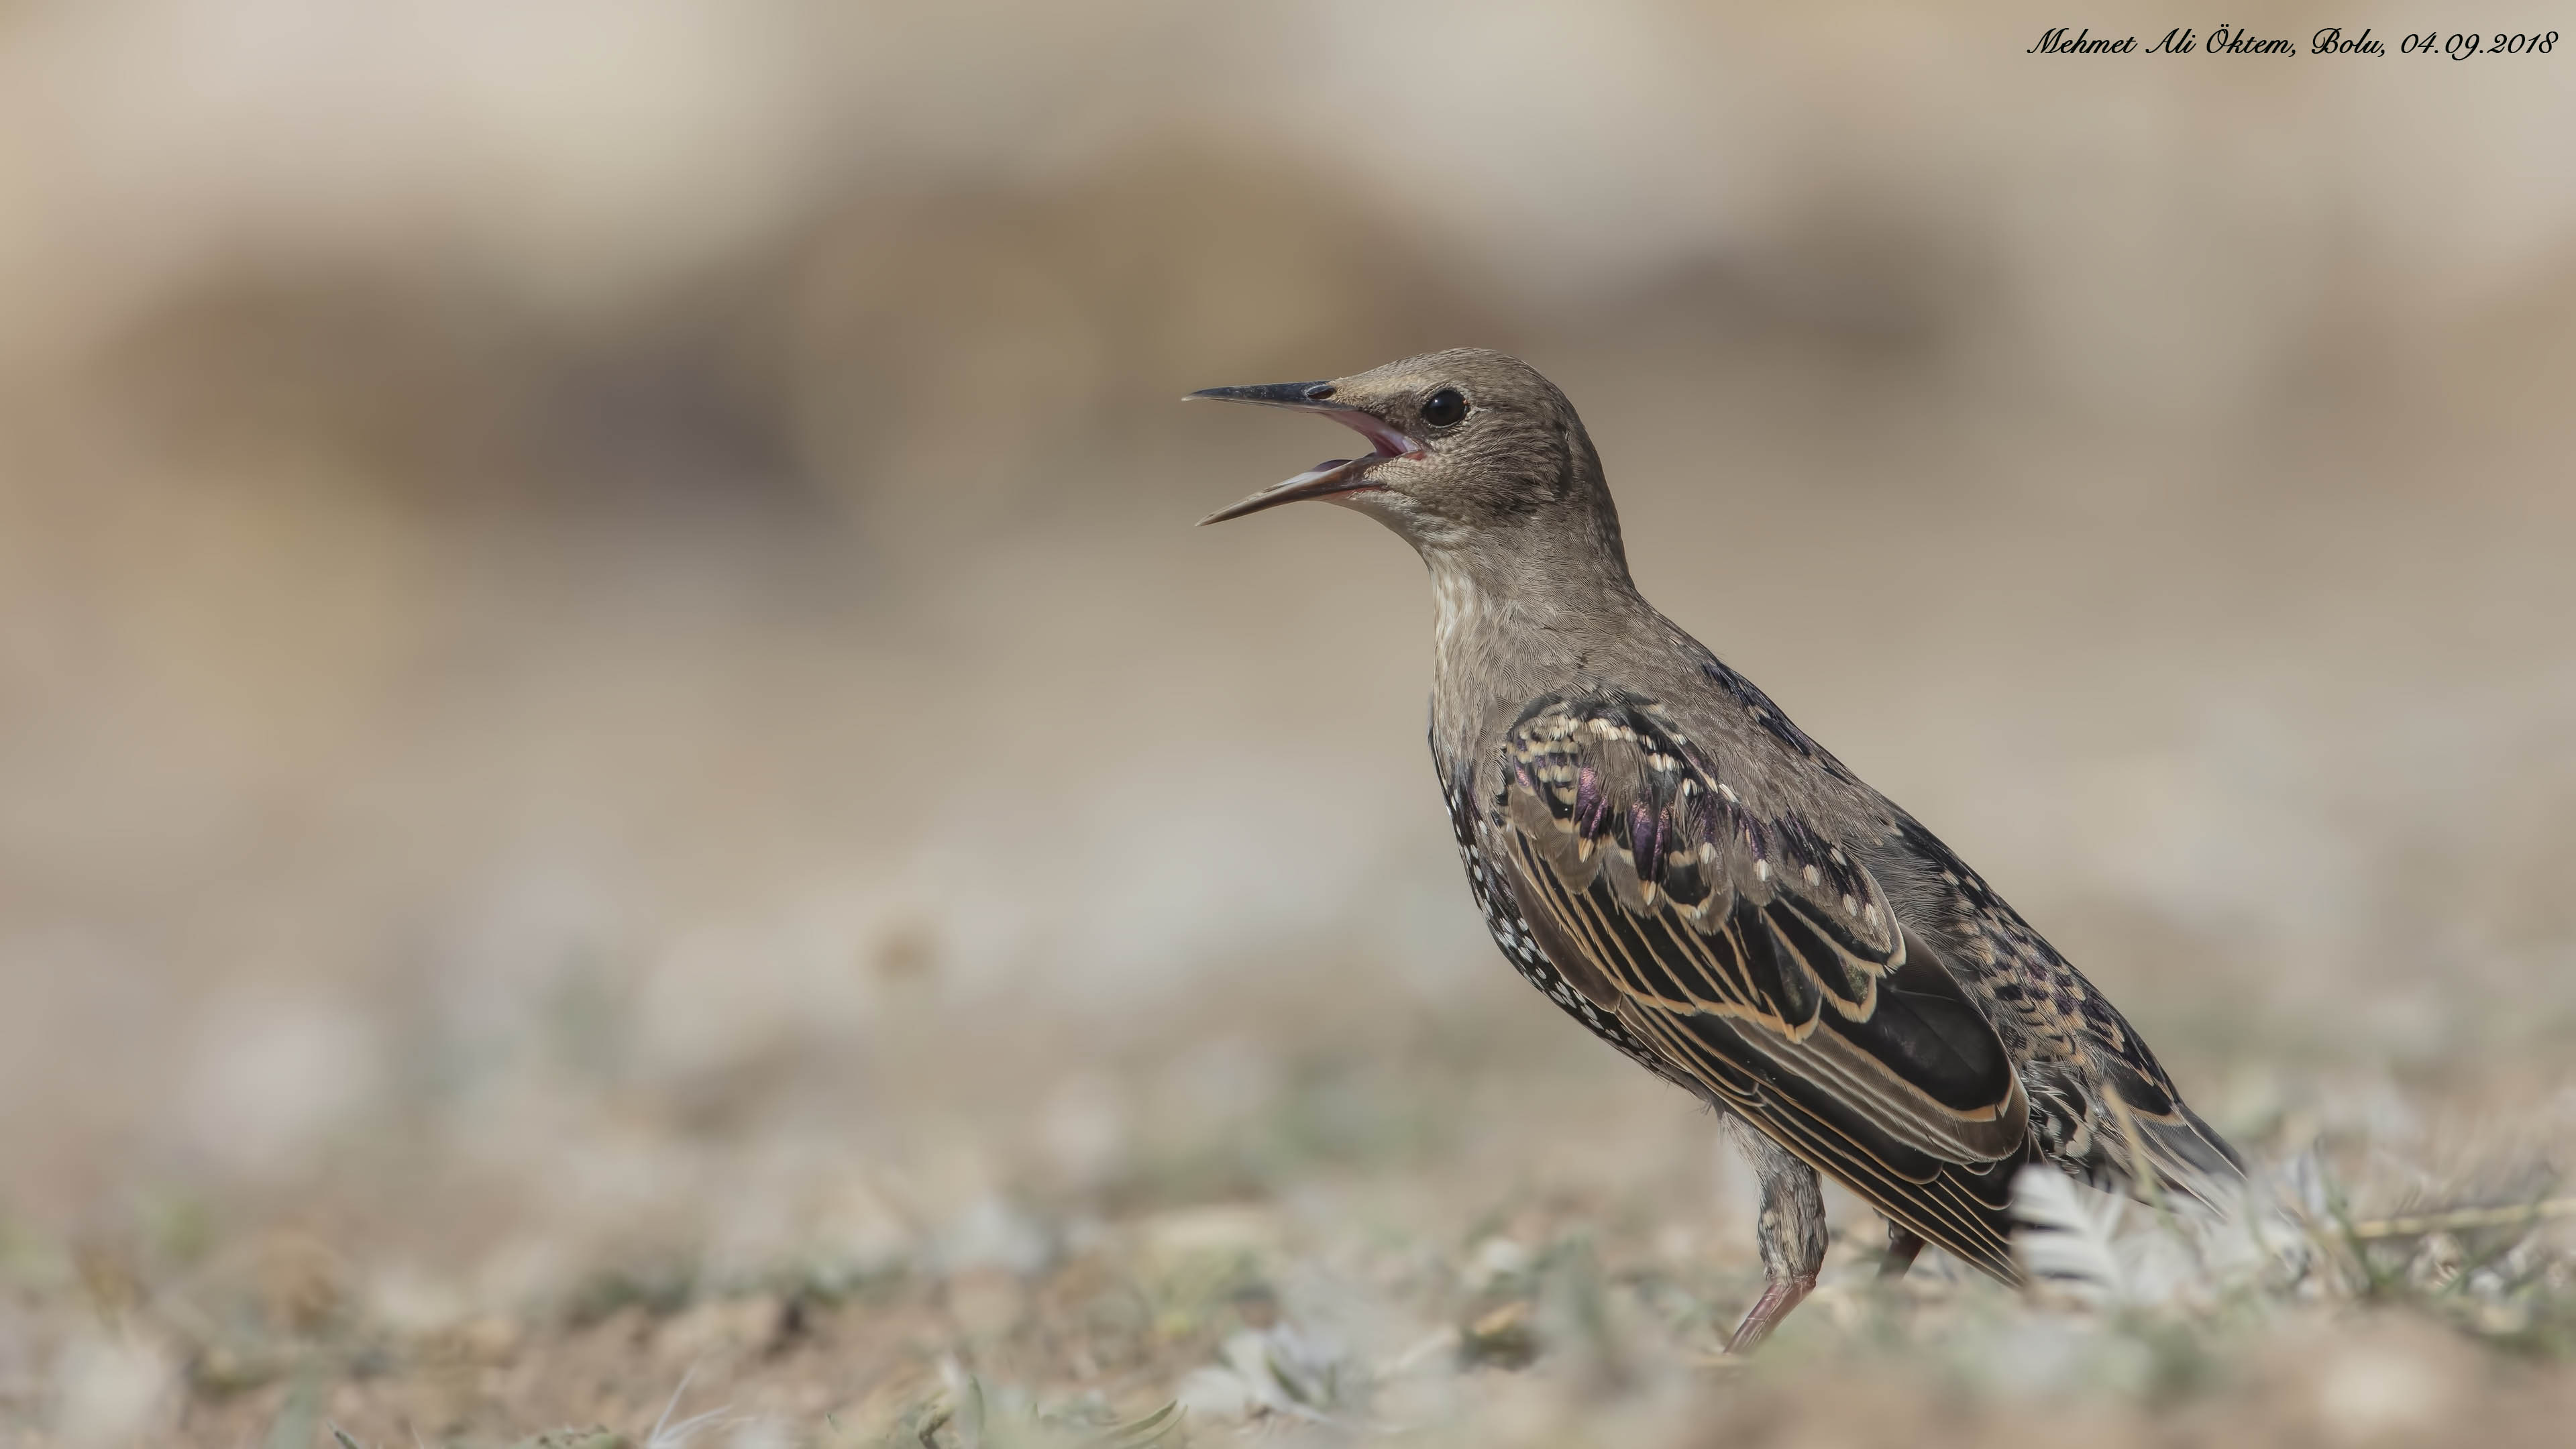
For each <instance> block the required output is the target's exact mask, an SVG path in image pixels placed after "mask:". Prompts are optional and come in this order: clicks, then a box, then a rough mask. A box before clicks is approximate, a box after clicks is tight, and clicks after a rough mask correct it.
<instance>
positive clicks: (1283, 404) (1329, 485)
mask: <svg viewBox="0 0 2576 1449" xmlns="http://www.w3.org/2000/svg"><path fill="white" fill-rule="evenodd" d="M1201 398H1212V399H1214V400H1216V401H1218V402H1243V403H1259V404H1261V405H1262V406H1264V407H1274V408H1296V409H1298V410H1299V411H1301V412H1313V413H1321V414H1323V415H1324V416H1325V417H1328V418H1331V419H1332V420H1333V421H1334V422H1337V423H1340V424H1341V425H1342V426H1343V427H1346V428H1349V429H1350V430H1351V431H1353V432H1355V433H1358V434H1359V435H1360V436H1361V437H1364V438H1366V439H1368V440H1369V444H1370V451H1369V452H1368V454H1367V455H1366V456H1364V457H1358V458H1332V459H1328V460H1326V461H1324V462H1321V463H1318V464H1316V465H1315V466H1314V467H1312V468H1309V469H1307V470H1306V471H1305V472H1303V473H1300V474H1298V475H1297V476H1296V477H1294V478H1291V479H1289V480H1288V481H1287V482H1285V483H1281V484H1279V485H1277V486H1276V487H1271V488H1264V489H1262V490H1261V491H1260V492H1258V493H1255V494H1253V495H1252V496H1251V497H1249V498H1246V499H1245V500H1243V501H1242V502H1241V503H1237V504H1235V505H1234V506H1233V507H1231V508H1220V509H1218V510H1217V511H1216V512H1214V513H1211V514H1209V515H1208V516H1207V517H1205V518H1202V519H1200V520H1199V526H1200V527H1202V528H1204V527H1206V526H1207V525H1208V524H1211V523H1223V522H1225V521H1226V520H1227V519H1229V518H1241V517H1242V516H1244V515H1245V514H1247V513H1259V512H1260V511H1261V510H1263V509H1265V508H1276V507H1278V506H1279V505H1280V504H1282V503H1296V502H1299V501H1301V500H1304V499H1308V498H1330V497H1332V496H1334V495H1335V494H1340V493H1357V492H1359V491H1360V490H1362V489H1365V488H1378V487H1382V486H1384V485H1382V484H1379V483H1376V482H1373V481H1371V480H1370V478H1369V473H1370V471H1371V470H1373V469H1375V468H1376V467H1377V465H1378V464H1380V463H1386V462H1391V461H1393V460H1394V459H1397V458H1401V457H1404V456H1406V455H1407V454H1410V453H1419V452H1421V451H1422V445H1421V444H1420V443H1417V442H1415V441H1414V440H1413V439H1411V438H1408V437H1406V436H1405V435H1404V434H1402V433H1399V432H1397V431H1396V430H1395V429H1394V428H1391V427H1389V426H1387V424H1386V421H1385V420H1384V419H1382V418H1380V417H1378V416H1377V415H1376V414H1374V413H1365V412H1362V411H1360V410H1359V409H1358V408H1355V407H1350V406H1347V405H1345V404H1342V403H1337V402H1334V401H1333V400H1332V398H1333V385H1332V384H1331V383H1329V382H1274V383H1266V384H1263V385H1262V386H1259V387H1211V388H1203V389H1201V390H1199V391H1197V392H1194V393H1191V394H1190V395H1189V396H1188V397H1186V398H1183V399H1182V401H1183V402H1191V401H1195V400H1197V399H1201Z"/></svg>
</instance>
